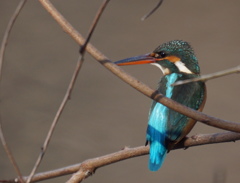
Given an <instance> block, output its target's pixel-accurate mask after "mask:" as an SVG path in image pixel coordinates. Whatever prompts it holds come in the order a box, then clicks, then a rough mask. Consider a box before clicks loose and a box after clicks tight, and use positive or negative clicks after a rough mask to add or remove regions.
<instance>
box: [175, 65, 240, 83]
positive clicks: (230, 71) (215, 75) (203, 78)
mask: <svg viewBox="0 0 240 183" xmlns="http://www.w3.org/2000/svg"><path fill="white" fill-rule="evenodd" d="M235 73H240V65H238V66H237V67H233V68H231V69H226V70H223V71H219V72H215V73H212V74H206V75H202V76H200V77H199V78H193V79H186V80H182V81H177V82H176V83H173V84H172V86H177V85H182V84H187V83H191V82H196V81H207V80H210V79H215V78H219V77H223V76H227V75H229V74H235Z"/></svg>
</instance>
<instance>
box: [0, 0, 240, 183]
mask: <svg viewBox="0 0 240 183" xmlns="http://www.w3.org/2000/svg"><path fill="white" fill-rule="evenodd" d="M52 2H53V4H54V5H55V6H56V7H57V8H58V9H59V11H60V12H61V13H62V14H63V15H64V16H65V17H66V18H67V19H68V20H69V22H70V23H71V24H72V25H74V26H75V27H76V28H77V29H78V30H79V31H80V32H81V33H82V34H84V35H85V36H86V34H87V31H88V29H89V26H90V25H91V22H92V20H93V18H94V16H95V13H96V11H97V10H98V7H99V6H100V4H101V2H102V1H99V0H98V1H96V0H95V1H92V0H81V1H80V0H78V1H77V0H69V1H63V0H54V1H52ZM157 2H158V1H157V0H155V1H153V0H151V1H147V0H138V1H133V0H132V1H126V0H125V1H123V0H115V1H111V2H110V3H109V5H108V7H107V9H106V11H105V12H104V15H103V16H102V18H101V20H100V22H99V25H98V27H97V29H96V31H95V33H94V35H93V38H92V40H91V42H92V43H93V44H94V45H95V46H96V47H97V48H99V49H100V50H101V51H102V52H103V53H104V54H106V55H107V56H108V57H109V58H110V59H112V60H113V61H116V60H119V59H122V58H126V57H130V56H135V55H139V54H144V53H148V52H150V51H152V50H153V49H155V47H157V46H158V45H159V44H161V43H163V42H166V41H169V40H173V39H182V40H186V41H189V42H190V43H191V44H192V46H193V47H194V49H195V52H196V54H197V57H198V59H199V62H200V66H201V70H202V74H207V73H212V72H216V71H220V70H224V69H227V68H231V67H234V66H237V65H238V64H239V55H240V44H239V42H240V36H239V33H240V22H239V16H240V1H237V0H232V1H217V0H213V1H209V0H202V1H192V0H181V1H178V0H166V1H164V3H163V5H162V7H161V8H160V9H159V10H158V11H157V12H156V13H154V14H153V15H152V16H151V17H150V18H149V19H147V20H146V21H144V22H142V21H140V18H141V17H142V16H143V15H144V14H146V13H147V12H149V11H150V10H151V9H152V8H153V7H154V6H155V5H156V3H157ZM17 3H18V1H16V0H8V1H0V20H1V24H0V37H1V40H2V37H3V32H4V30H5V28H6V26H7V23H8V21H9V19H10V16H11V14H12V13H13V11H14V10H15V8H16V6H17ZM78 48H79V46H78V45H77V44H76V43H75V42H74V41H73V40H72V39H71V38H70V37H69V36H68V35H67V34H65V33H64V32H63V30H62V29H61V28H60V27H59V26H58V25H57V23H56V22H55V21H54V20H53V19H52V17H51V16H50V15H49V14H48V13H47V12H46V11H45V10H44V9H43V7H42V6H41V5H40V3H39V2H38V1H28V2H27V4H26V6H25V7H24V9H23V11H22V12H21V13H20V16H19V18H18V19H17V21H16V24H15V25H14V29H13V31H12V33H11V36H10V41H9V43H8V47H7V51H6V57H5V61H4V68H3V78H2V81H1V105H0V109H1V115H2V121H3V127H4V132H5V135H6V138H7V141H8V143H9V146H10V147H11V150H12V152H13V154H14V156H15V158H16V160H17V162H18V164H19V166H20V168H21V171H22V173H23V174H24V175H27V174H28V173H29V172H30V170H31V169H32V166H33V165H34V163H35V161H36V158H37V156H38V154H39V150H40V147H41V145H42V143H43V141H44V139H45V136H46V134H47V131H48V129H49V127H50V124H51V122H52V120H53V117H54V115H55V113H56V111H57V109H58V106H59V105H60V102H61V100H62V98H63V96H64V93H65V91H66V88H67V85H68V83H69V80H70V78H71V75H72V72H73V70H74V67H75V64H76V60H77V58H78ZM124 69H125V70H127V71H128V72H129V73H131V74H132V75H133V76H135V77H136V78H138V79H140V80H141V81H143V82H144V83H147V84H148V85H149V86H151V87H152V88H155V87H156V85H157V82H158V81H159V79H160V77H161V73H160V71H159V69H157V68H155V67H152V66H148V65H141V66H132V67H130V66H129V67H124ZM207 86H208V100H207V103H206V107H205V109H204V112H205V113H207V114H210V115H212V116H216V117H219V118H223V119H227V120H231V121H236V122H238V121H239V117H240V113H239V107H240V104H239V92H240V84H239V75H237V74H235V75H231V76H227V77H224V78H221V79H215V80H211V81H208V82H207ZM150 104H151V100H150V99H149V98H147V97H145V96H143V95H142V94H140V93H139V92H136V91H135V90H134V89H132V88H131V87H129V86H128V85H127V84H125V83H123V82H122V81H121V80H120V79H118V78H117V77H116V76H115V75H113V74H111V73H110V72H109V71H108V70H106V69H105V68H103V67H102V66H101V65H100V64H99V63H98V62H96V61H95V60H94V59H92V57H91V56H89V55H86V58H85V62H84V65H83V67H82V69H81V72H80V75H79V78H78V80H77V83H76V86H75V89H74V92H73V95H72V99H71V101H70V102H69V103H68V105H67V107H66V109H65V111H64V113H63V115H62V117H61V119H60V121H59V124H58V126H57V128H56V130H55V132H54V136H53V138H52V140H51V143H50V146H49V149H48V151H47V153H46V155H45V157H44V160H43V162H42V164H41V166H40V168H39V170H38V171H46V170H51V169H55V168H60V167H64V166H67V165H71V164H75V163H79V162H82V161H83V160H86V159H88V158H93V157H97V156H101V155H105V154H109V153H112V152H115V151H118V150H120V149H121V148H123V147H124V146H130V147H135V146H140V145H143V144H144V143H145V130H146V126H147V118H148V110H149V107H150ZM219 131H221V130H218V129H215V128H212V127H209V126H206V125H203V124H201V123H198V124H197V125H196V126H195V128H194V130H193V131H192V132H191V134H199V133H213V132H219ZM239 150H240V145H239V142H236V143H225V144H217V145H206V146H201V147H194V148H189V149H188V150H185V151H184V150H178V151H172V152H171V153H170V154H168V156H167V158H166V161H165V164H164V166H163V167H162V169H161V170H160V171H158V172H150V171H149V170H148V168H147V161H148V156H144V157H138V158H134V159H131V160H127V161H122V162H120V163H116V164H113V165H110V166H107V167H104V168H101V169H98V170H97V171H96V173H95V174H94V176H92V177H90V178H88V179H87V180H85V182H98V183H105V182H114V183H120V182H121V183H122V182H139V183H145V182H165V183H174V182H185V183H190V182H195V183H202V182H214V183H216V182H218V183H221V181H215V177H216V175H220V177H219V179H221V177H223V178H222V180H223V179H225V182H227V183H235V182H239V180H240V174H239V172H240V153H239ZM13 177H15V173H14V171H13V168H12V166H11V165H10V163H9V160H8V159H7V156H6V154H5V152H4V151H3V148H2V146H0V179H7V178H13ZM68 178H69V176H65V177H63V178H58V179H52V180H49V181H45V182H64V181H66V180H67V179H68ZM222 182H224V181H222Z"/></svg>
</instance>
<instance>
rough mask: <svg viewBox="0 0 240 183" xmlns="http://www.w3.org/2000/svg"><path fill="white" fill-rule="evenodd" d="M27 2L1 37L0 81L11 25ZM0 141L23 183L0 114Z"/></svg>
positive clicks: (23, 0)
mask: <svg viewBox="0 0 240 183" xmlns="http://www.w3.org/2000/svg"><path fill="white" fill-rule="evenodd" d="M26 2H27V0H21V1H20V2H19V4H18V6H17V8H16V10H15V12H14V13H13V15H12V17H11V19H10V20H9V22H8V25H7V28H6V30H5V33H4V36H3V40H2V44H1V49H0V80H1V78H2V66H3V59H4V55H5V49H6V47H7V43H8V38H9V36H10V33H11V30H12V28H13V25H14V23H15V21H16V19H17V17H18V15H19V13H20V11H21V10H22V8H23V7H24V5H25V3H26ZM0 139H1V142H2V145H3V147H4V150H5V152H6V154H7V156H8V158H9V160H10V162H11V163H12V165H13V168H14V169H15V171H16V173H17V175H18V176H19V179H20V182H23V178H22V174H21V172H20V169H19V167H18V165H17V162H16V160H15V159H14V157H13V155H12V153H11V150H10V148H9V147H8V144H7V142H6V139H5V137H4V133H3V129H2V120H1V114H0Z"/></svg>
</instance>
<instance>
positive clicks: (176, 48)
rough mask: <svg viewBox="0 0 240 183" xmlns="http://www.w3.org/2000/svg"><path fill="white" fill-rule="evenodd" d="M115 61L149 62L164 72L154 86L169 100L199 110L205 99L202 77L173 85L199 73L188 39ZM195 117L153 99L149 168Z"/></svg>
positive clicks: (156, 166)
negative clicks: (198, 79) (189, 116)
mask: <svg viewBox="0 0 240 183" xmlns="http://www.w3.org/2000/svg"><path fill="white" fill-rule="evenodd" d="M115 63H116V64H117V65H135V64H146V63H151V64H153V65H156V66H157V67H159V68H160V69H161V70H162V72H163V74H164V76H163V77H162V78H161V80H160V82H159V86H158V88H157V90H158V91H159V92H160V93H162V94H163V95H165V96H166V97H168V98H171V99H172V100H174V101H176V102H179V103H181V104H183V105H185V106H187V107H190V108H192V109H195V110H199V111H201V110H202V109H203V106H204V104H205V100H206V87H205V84H204V83H203V82H201V81H199V82H192V83H188V84H185V85H179V86H174V87H173V86H172V84H173V83H175V82H176V81H179V80H185V79H191V78H196V77H199V75H200V67H199V65H198V60H197V58H196V56H195V54H194V52H193V49H192V48H191V46H190V45H189V43H187V42H185V41H181V40H174V41H170V42H167V43H164V44H162V45H160V46H159V47H157V48H156V49H155V50H154V51H153V53H150V54H145V55H141V56H137V57H132V58H127V59H124V60H120V61H117V62H115ZM195 123H196V120H193V119H191V118H188V117H187V116H185V115H182V114H180V113H178V112H176V111H174V110H172V109H169V108H168V107H166V106H164V105H162V104H160V103H158V102H156V101H153V103H152V106H151V108H150V112H149V120H148V128H147V134H146V140H147V143H149V145H150V157H149V169H150V170H151V171H157V170H158V169H159V168H160V167H161V166H162V164H163V161H164V159H165V157H166V154H167V152H169V151H170V150H171V149H172V148H173V147H174V145H175V144H177V143H178V142H179V141H180V140H182V139H183V138H184V137H185V136H186V135H187V134H188V133H189V132H190V131H191V129H192V128H193V126H194V125H195Z"/></svg>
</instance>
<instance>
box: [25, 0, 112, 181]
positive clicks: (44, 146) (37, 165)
mask: <svg viewBox="0 0 240 183" xmlns="http://www.w3.org/2000/svg"><path fill="white" fill-rule="evenodd" d="M108 2H109V0H107V1H105V3H104V4H103V5H102V6H101V9H100V10H99V12H98V13H97V15H96V18H95V20H94V21H93V24H92V26H91V28H90V30H89V34H88V37H87V39H86V41H85V43H84V44H83V46H82V47H81V48H80V51H79V52H80V56H79V58H78V61H77V65H76V68H75V71H74V73H73V75H72V79H71V81H70V83H69V86H68V89H67V91H66V94H65V96H64V98H63V100H62V103H61V105H60V106H59V109H58V111H57V113H56V115H55V117H54V120H53V122H52V125H51V127H50V129H49V131H48V134H47V136H46V139H45V141H44V144H43V146H42V148H41V152H40V154H39V156H38V158H37V161H36V163H35V165H34V167H33V169H32V171H31V173H30V175H29V177H28V179H27V183H30V182H31V180H32V177H33V175H34V174H35V172H36V170H37V168H38V167H39V165H40V163H41V161H42V159H43V156H44V154H45V153H46V150H47V148H48V145H49V142H50V140H51V137H52V135H53V132H54V129H55V128H56V125H57V122H58V121H59V118H60V116H61V114H62V112H63V110H64V108H65V106H66V104H67V102H68V100H69V99H70V96H71V93H72V90H73V87H74V85H75V82H76V80H77V76H78V74H79V71H80V69H81V67H82V64H83V57H84V53H85V48H86V46H87V44H88V42H89V41H90V39H91V36H92V34H93V31H94V29H95V27H96V25H97V23H98V20H99V18H100V16H101V14H102V12H103V10H104V8H105V7H106V4H107V3H108Z"/></svg>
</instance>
